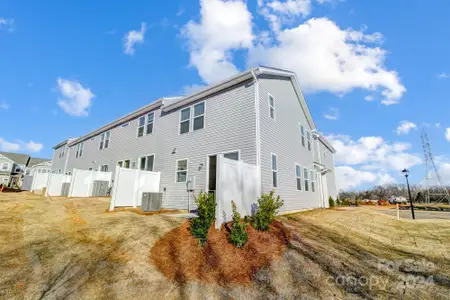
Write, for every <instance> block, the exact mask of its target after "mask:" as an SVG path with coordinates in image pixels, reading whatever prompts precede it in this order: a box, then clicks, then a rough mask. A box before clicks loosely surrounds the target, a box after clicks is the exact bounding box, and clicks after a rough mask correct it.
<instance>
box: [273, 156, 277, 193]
mask: <svg viewBox="0 0 450 300" xmlns="http://www.w3.org/2000/svg"><path fill="white" fill-rule="evenodd" d="M272 186H273V187H274V188H276V187H278V166H277V156H276V155H275V154H272Z"/></svg>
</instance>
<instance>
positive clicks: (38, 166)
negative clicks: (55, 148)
mask: <svg viewBox="0 0 450 300" xmlns="http://www.w3.org/2000/svg"><path fill="white" fill-rule="evenodd" d="M51 170H52V161H51V160H50V159H46V158H34V157H32V158H30V161H29V163H28V165H27V167H26V169H25V175H31V176H33V175H34V174H39V173H50V172H51Z"/></svg>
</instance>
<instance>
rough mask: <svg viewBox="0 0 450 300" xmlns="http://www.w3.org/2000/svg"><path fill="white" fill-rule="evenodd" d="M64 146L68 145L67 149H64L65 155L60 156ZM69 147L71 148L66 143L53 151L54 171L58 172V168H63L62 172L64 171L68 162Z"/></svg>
mask: <svg viewBox="0 0 450 300" xmlns="http://www.w3.org/2000/svg"><path fill="white" fill-rule="evenodd" d="M62 147H66V149H65V151H64V156H63V157H59V153H60V151H61V148H62ZM68 149H69V147H67V145H64V146H61V147H59V148H56V149H55V151H54V152H53V159H52V171H54V172H58V170H59V169H61V173H64V166H65V164H66V159H67V155H68V153H67V151H68Z"/></svg>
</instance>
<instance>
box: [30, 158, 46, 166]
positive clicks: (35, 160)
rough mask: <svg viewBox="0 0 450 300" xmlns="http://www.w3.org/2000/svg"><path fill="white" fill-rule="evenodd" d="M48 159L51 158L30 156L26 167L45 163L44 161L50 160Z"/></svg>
mask: <svg viewBox="0 0 450 300" xmlns="http://www.w3.org/2000/svg"><path fill="white" fill-rule="evenodd" d="M50 161H51V160H50V159H47V158H37V157H32V158H30V162H29V163H28V167H33V166H35V165H38V164H42V163H45V162H50Z"/></svg>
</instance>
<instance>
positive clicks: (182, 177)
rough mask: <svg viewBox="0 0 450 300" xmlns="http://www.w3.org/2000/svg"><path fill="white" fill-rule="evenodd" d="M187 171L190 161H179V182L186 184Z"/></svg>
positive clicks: (177, 171) (177, 177)
mask: <svg viewBox="0 0 450 300" xmlns="http://www.w3.org/2000/svg"><path fill="white" fill-rule="evenodd" d="M187 170H188V160H187V159H181V160H177V170H176V181H177V182H186V180H187Z"/></svg>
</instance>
